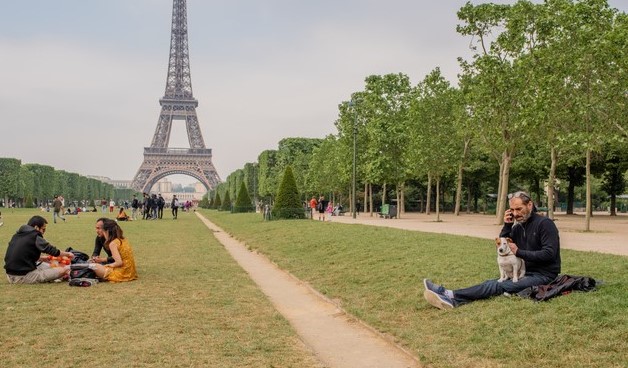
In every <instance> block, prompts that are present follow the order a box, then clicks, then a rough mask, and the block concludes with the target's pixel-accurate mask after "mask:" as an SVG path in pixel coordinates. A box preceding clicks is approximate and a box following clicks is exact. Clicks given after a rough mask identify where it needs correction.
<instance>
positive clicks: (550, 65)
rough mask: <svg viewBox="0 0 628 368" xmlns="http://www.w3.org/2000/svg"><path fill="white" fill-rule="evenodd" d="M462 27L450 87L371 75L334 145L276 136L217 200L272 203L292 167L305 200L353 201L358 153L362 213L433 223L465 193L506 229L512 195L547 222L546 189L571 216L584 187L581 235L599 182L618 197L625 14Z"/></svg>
mask: <svg viewBox="0 0 628 368" xmlns="http://www.w3.org/2000/svg"><path fill="white" fill-rule="evenodd" d="M458 17H459V19H460V21H461V24H460V25H459V26H458V27H457V31H458V32H459V33H460V34H461V35H462V36H465V37H469V38H470V39H471V48H472V50H473V57H472V59H471V60H463V59H459V62H460V65H461V73H460V75H459V76H458V80H457V81H456V83H455V85H453V84H452V83H450V82H449V81H448V80H446V79H445V78H444V77H443V76H442V75H441V72H440V70H439V69H438V68H435V69H434V70H433V71H432V72H430V73H429V74H428V75H426V76H425V77H424V79H423V80H422V81H420V82H419V83H418V84H417V85H414V86H413V85H412V84H411V82H410V79H409V78H408V76H407V75H405V74H402V73H398V74H388V75H372V76H369V77H367V78H366V80H365V87H364V89H363V90H362V91H357V92H354V93H352V94H351V98H350V99H349V100H348V101H343V102H341V103H340V104H339V117H338V119H337V121H336V128H337V133H336V134H333V135H329V136H328V137H326V138H324V139H306V138H288V139H284V140H282V141H281V142H279V148H278V150H269V151H264V152H262V153H261V154H260V155H259V157H258V162H256V163H249V164H246V165H245V167H244V168H243V169H241V170H237V171H235V172H234V173H232V174H231V175H229V176H228V177H227V179H226V182H225V183H222V184H221V185H220V186H219V187H218V188H217V189H216V192H218V193H223V196H224V193H226V192H230V193H231V195H232V196H233V195H234V194H235V191H236V189H237V188H239V186H240V184H241V183H245V184H246V187H247V188H248V191H249V194H250V196H251V197H252V198H255V199H257V198H272V196H274V195H275V193H277V189H278V180H280V178H281V173H282V172H283V170H284V169H285V168H286V167H287V166H291V167H292V168H293V170H294V176H295V180H296V183H297V186H298V188H299V190H300V193H301V194H302V195H301V196H302V200H305V199H306V198H307V197H309V195H311V194H315V193H334V195H336V196H338V199H339V200H341V201H342V200H344V199H346V198H350V193H351V187H352V186H351V183H352V180H353V178H352V175H353V160H352V159H351V158H352V157H353V151H354V149H355V150H356V156H357V158H356V171H357V175H356V177H357V181H358V183H359V184H360V187H362V188H363V189H360V191H361V192H362V193H361V195H363V196H364V197H363V198H364V201H363V203H364V205H365V206H366V208H368V209H370V210H372V209H373V208H374V205H375V204H376V203H377V202H380V203H385V202H387V201H388V200H395V201H397V203H399V204H400V205H399V206H397V208H398V211H399V214H398V215H400V214H401V213H403V211H404V205H405V204H406V203H407V202H408V201H406V198H405V196H406V195H407V194H408V193H413V195H414V197H418V198H420V199H419V200H420V201H421V205H422V206H423V205H424V204H425V206H424V208H425V211H427V212H428V213H429V211H431V209H432V206H431V205H430V204H432V203H434V204H435V206H434V208H435V211H436V214H437V218H438V214H439V210H440V205H439V204H440V203H442V202H443V200H442V199H441V198H439V196H440V195H441V194H447V193H455V194H453V195H451V197H453V200H452V202H453V203H454V204H453V210H454V211H455V212H456V213H459V211H460V209H461V207H462V198H463V195H465V194H466V198H467V208H469V207H470V206H469V203H470V202H475V203H476V204H477V199H478V198H480V199H484V198H486V195H487V194H493V195H494V198H495V200H496V203H495V213H496V221H498V222H501V221H502V217H501V213H503V211H504V209H505V206H506V194H507V193H508V191H511V190H516V189H528V190H529V191H531V192H533V193H535V194H536V200H537V202H538V203H543V204H545V205H546V206H547V208H548V211H549V216H553V213H552V211H553V208H554V206H555V195H556V193H555V189H556V188H557V187H564V183H568V190H567V191H566V192H567V196H568V197H569V198H568V202H570V204H571V205H573V200H574V198H573V193H574V188H575V187H576V186H579V185H582V183H580V182H579V180H580V179H581V178H584V183H586V191H585V193H586V194H585V198H584V202H585V205H586V214H587V216H586V226H585V227H586V230H589V228H590V214H591V213H592V209H593V207H592V204H593V200H594V187H593V183H594V182H595V180H594V176H595V175H597V176H598V177H600V178H601V179H600V180H601V183H602V186H603V189H604V190H605V191H606V193H608V195H610V196H611V208H612V210H613V211H614V209H615V203H614V201H615V198H616V194H620V193H622V192H623V191H624V190H625V183H626V177H625V176H626V170H627V167H628V158H627V154H626V152H628V149H627V148H628V147H627V143H626V142H627V140H628V139H627V138H628V122H627V118H626V117H627V116H628V114H626V112H627V111H626V100H627V99H628V90H626V86H627V85H628V80H627V70H628V65H627V63H628V57H627V55H626V49H627V47H626V46H627V45H628V22H627V20H628V18H627V17H626V14H625V13H622V12H619V11H617V10H616V9H612V8H610V7H609V5H608V3H607V1H605V0H580V1H573V0H546V1H545V2H544V3H541V4H534V3H532V2H530V1H518V2H517V3H515V4H513V5H498V4H480V5H473V4H470V3H467V4H466V5H465V6H463V7H462V8H461V9H460V11H459V12H458ZM596 170H597V172H596ZM216 192H214V193H212V194H211V195H215V193H216ZM417 193H419V195H418V196H417ZM374 194H379V195H380V198H381V199H380V200H379V201H378V200H377V199H374V198H375V196H374ZM389 194H392V196H393V197H394V198H392V199H388V198H387V195H389ZM432 194H434V195H435V196H436V198H431V196H432ZM350 205H351V206H355V205H356V204H354V203H351V204H350Z"/></svg>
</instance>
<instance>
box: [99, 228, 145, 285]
mask: <svg viewBox="0 0 628 368" xmlns="http://www.w3.org/2000/svg"><path fill="white" fill-rule="evenodd" d="M102 232H103V235H104V237H105V248H107V249H108V250H110V251H111V256H112V257H113V259H114V262H113V263H109V264H106V265H101V264H98V263H95V264H92V267H90V268H92V269H93V270H94V272H96V276H98V277H99V278H101V279H103V280H107V281H111V282H123V281H132V280H136V279H137V270H136V268H135V258H134V257H133V249H131V244H129V241H128V239H126V238H125V237H124V235H123V233H122V229H121V228H120V226H119V225H118V223H117V222H115V221H113V220H109V221H103V227H102Z"/></svg>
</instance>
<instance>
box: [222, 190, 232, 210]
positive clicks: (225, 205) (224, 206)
mask: <svg viewBox="0 0 628 368" xmlns="http://www.w3.org/2000/svg"><path fill="white" fill-rule="evenodd" d="M220 209H221V210H222V211H231V196H229V190H227V191H226V192H225V199H223V200H222V204H221V205H220Z"/></svg>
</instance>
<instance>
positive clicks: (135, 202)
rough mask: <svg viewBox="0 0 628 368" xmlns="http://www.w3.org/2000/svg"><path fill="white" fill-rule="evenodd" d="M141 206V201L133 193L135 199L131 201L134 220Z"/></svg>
mask: <svg viewBox="0 0 628 368" xmlns="http://www.w3.org/2000/svg"><path fill="white" fill-rule="evenodd" d="M139 208H140V201H138V200H137V195H135V194H133V200H132V201H131V218H132V219H133V221H135V220H137V211H138V209H139Z"/></svg>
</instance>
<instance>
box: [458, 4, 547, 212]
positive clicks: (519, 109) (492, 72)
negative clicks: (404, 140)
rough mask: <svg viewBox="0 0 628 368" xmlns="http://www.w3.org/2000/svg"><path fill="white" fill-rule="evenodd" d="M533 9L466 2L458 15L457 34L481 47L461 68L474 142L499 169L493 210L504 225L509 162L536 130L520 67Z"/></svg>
mask: <svg viewBox="0 0 628 368" xmlns="http://www.w3.org/2000/svg"><path fill="white" fill-rule="evenodd" d="M533 10H534V7H533V5H532V4H531V3H529V2H526V1H520V2H518V3H517V4H516V5H515V6H509V5H496V4H480V5H477V6H476V5H473V4H471V3H467V4H466V5H465V6H463V7H462V8H461V9H460V11H459V12H458V17H459V18H460V19H461V20H462V21H463V22H465V24H463V25H461V26H458V28H457V30H458V32H459V33H460V34H462V35H467V36H472V37H474V38H477V42H478V46H479V48H480V50H478V47H476V46H474V47H472V49H473V50H474V51H475V55H474V57H473V61H472V62H471V63H469V62H464V61H461V64H462V68H463V74H464V75H465V77H464V78H465V81H466V86H467V89H468V93H467V96H468V101H469V109H470V114H471V116H472V118H473V120H474V122H475V123H476V133H477V138H478V139H479V140H480V141H482V142H483V143H484V146H485V147H486V148H488V149H489V150H490V152H491V154H492V156H493V157H494V158H495V159H496V160H497V161H498V162H499V165H500V167H499V168H500V176H499V182H500V185H499V188H498V191H497V208H496V220H497V222H498V223H499V224H501V223H502V222H503V216H502V214H503V213H504V210H505V207H506V193H507V191H508V188H509V178H510V166H511V163H512V160H513V158H514V157H515V154H516V153H517V149H518V145H519V143H520V141H522V140H523V139H525V137H526V134H527V133H528V132H530V131H534V129H535V127H534V123H535V121H533V120H530V119H526V116H525V111H526V110H525V109H526V106H527V105H526V98H527V96H526V94H525V92H526V91H527V90H526V87H527V80H528V79H529V75H530V69H529V68H527V67H526V65H525V64H520V63H519V62H518V61H519V59H520V58H521V57H522V56H523V55H525V54H527V53H529V52H531V48H533V47H534V46H535V45H534V44H526V43H525V37H524V35H523V34H522V32H524V31H526V30H527V28H526V27H522V26H521V25H522V24H521V20H522V19H526V17H527V16H529V15H531V14H532V13H533ZM500 30H502V32H501V33H499V34H497V36H494V37H495V38H494V39H493V40H491V38H490V37H491V36H492V35H493V34H494V33H498V32H499V31H500Z"/></svg>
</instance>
